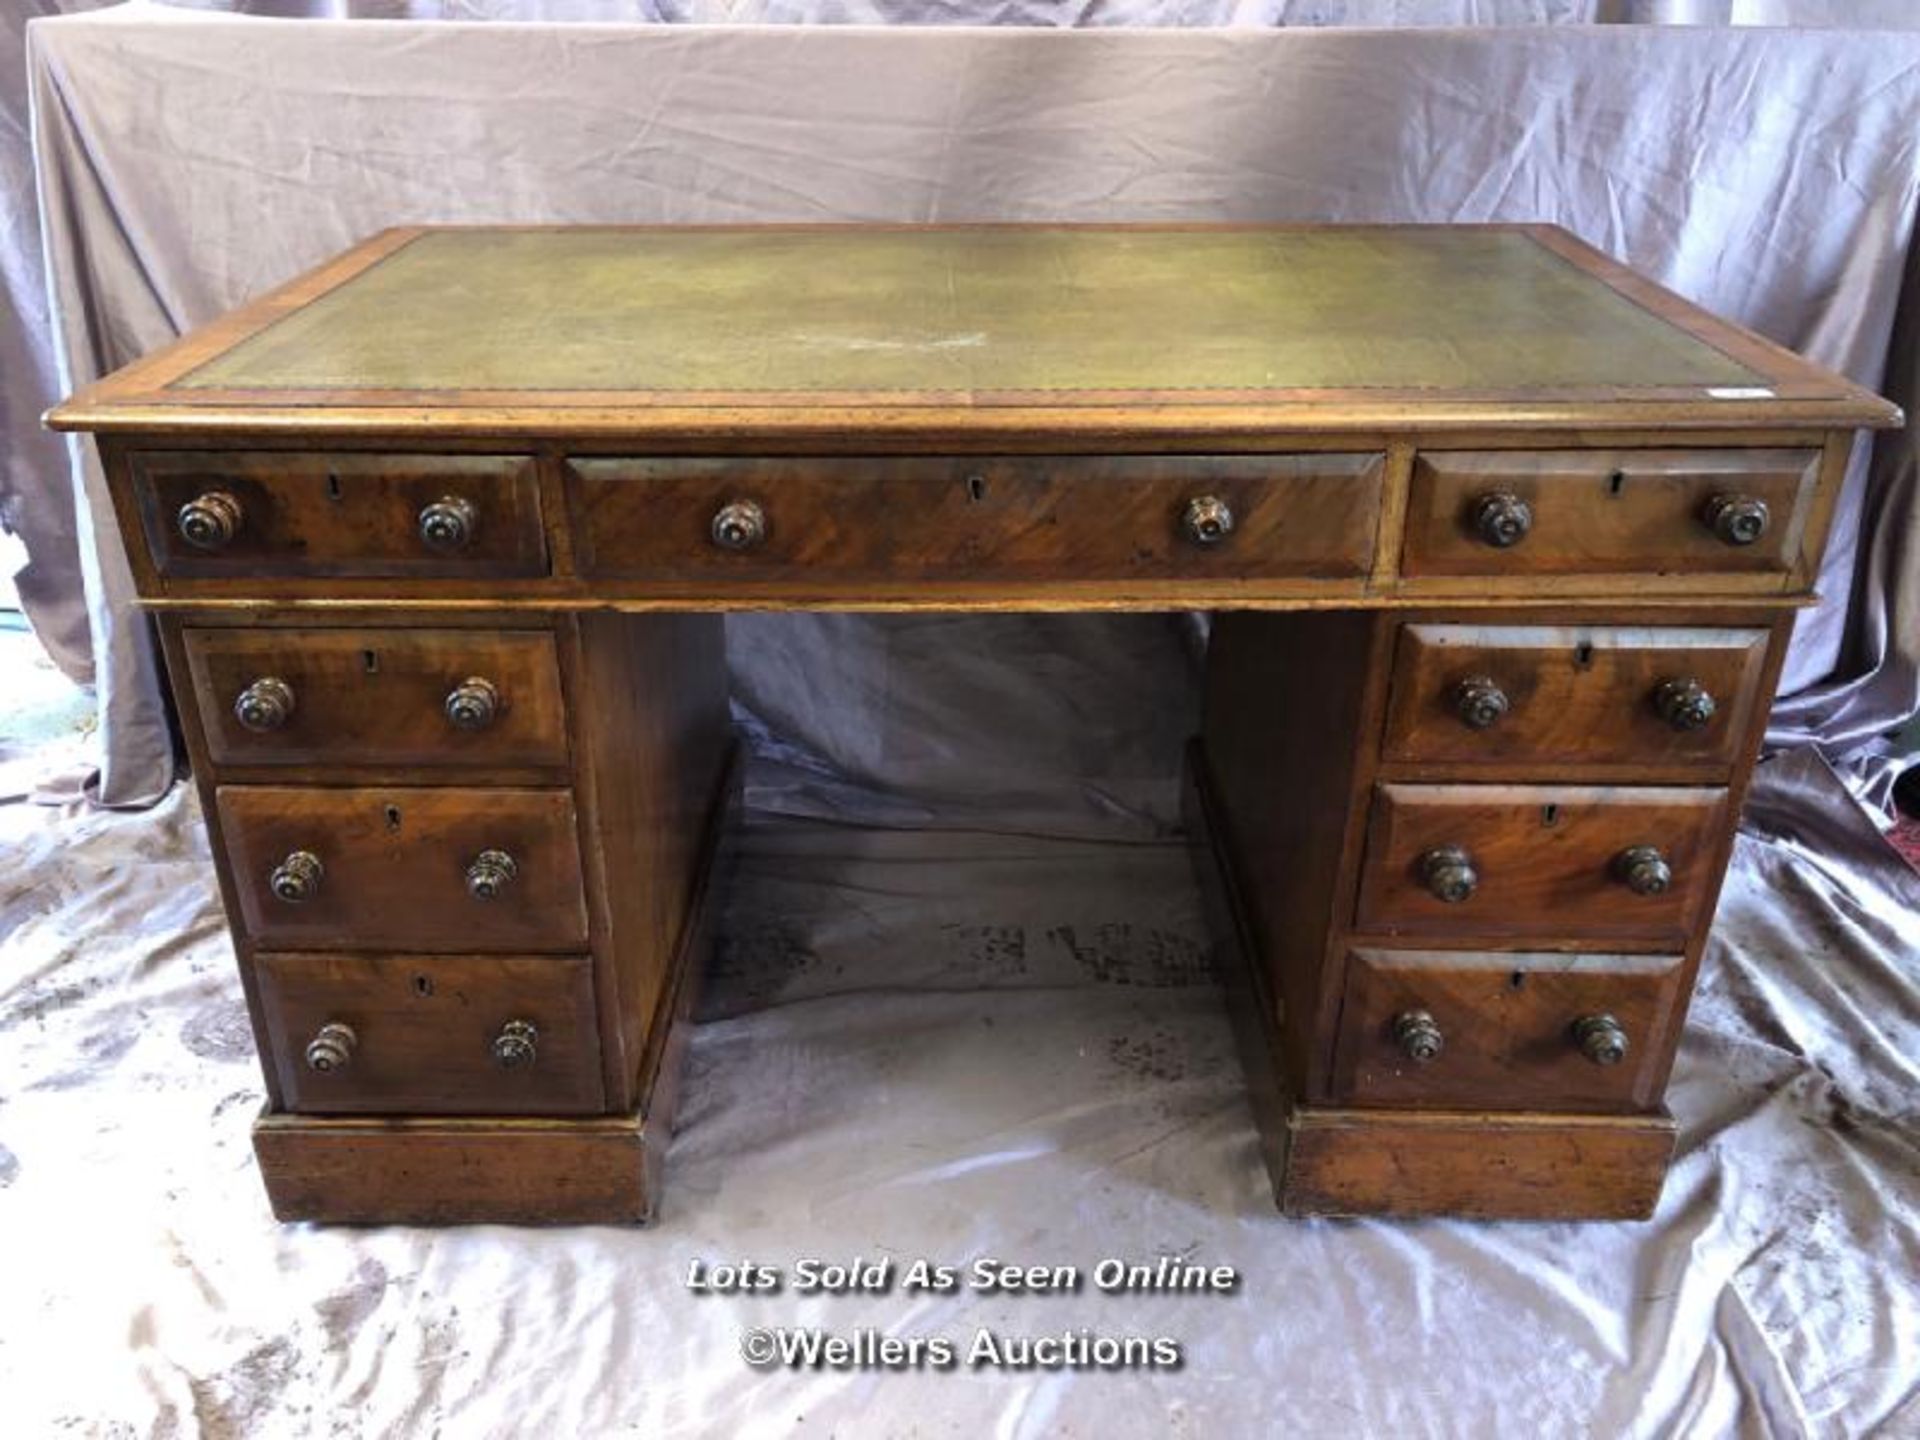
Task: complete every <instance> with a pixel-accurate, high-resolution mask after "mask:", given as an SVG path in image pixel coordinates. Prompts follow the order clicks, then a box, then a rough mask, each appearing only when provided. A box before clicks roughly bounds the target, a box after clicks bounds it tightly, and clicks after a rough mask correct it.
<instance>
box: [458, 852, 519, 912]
mask: <svg viewBox="0 0 1920 1440" xmlns="http://www.w3.org/2000/svg"><path fill="white" fill-rule="evenodd" d="M519 873H520V866H519V864H518V863H517V862H516V861H515V860H514V858H513V856H511V855H509V854H508V853H507V852H506V851H504V850H482V851H481V852H480V853H479V854H478V855H476V856H474V857H473V863H472V864H471V865H469V866H467V893H468V894H469V895H471V896H472V897H473V898H474V899H476V900H498V899H499V898H500V893H501V892H502V891H503V890H505V889H506V888H507V886H508V885H509V884H510V883H511V882H512V880H513V877H514V876H516V875H518V874H519Z"/></svg>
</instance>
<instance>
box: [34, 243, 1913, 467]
mask: <svg viewBox="0 0 1920 1440" xmlns="http://www.w3.org/2000/svg"><path fill="white" fill-rule="evenodd" d="M560 230H570V231H583V230H597V231H631V232H672V231H705V232H720V231H728V232H738V231H754V232H811V233H821V232H833V231H925V230H942V231H954V230H1097V231H1175V232H1199V233H1206V232H1231V231H1252V230H1258V231H1274V232H1301V231H1343V230H1344V231H1405V230H1413V231H1419V230H1455V231H1463V230H1478V231H1490V232H1510V233H1520V234H1525V235H1528V236H1530V237H1531V238H1533V239H1534V240H1535V241H1536V242H1537V243H1539V244H1540V245H1542V246H1543V247H1544V248H1546V249H1547V250H1549V251H1551V252H1553V253H1554V254H1556V255H1558V256H1559V257H1561V258H1562V259H1564V260H1566V261H1568V262H1570V263H1571V264H1572V265H1574V266H1575V267H1576V268H1578V269H1579V270H1581V271H1582V272H1583V273H1585V274H1586V275H1588V276H1589V277H1591V278H1593V279H1595V280H1598V281H1600V282H1601V283H1602V284H1604V285H1606V286H1608V287H1609V288H1611V289H1612V290H1614V291H1615V292H1616V293H1618V294H1619V295H1621V296H1623V297H1624V298H1626V299H1627V300H1629V301H1630V302H1632V303H1633V304H1635V305H1637V306H1639V307H1640V308H1641V309H1643V310H1645V311H1647V312H1649V313H1651V314H1652V315H1654V316H1655V317H1657V318H1658V319H1660V320H1662V321H1664V322H1666V323H1667V324H1669V325H1671V326H1673V327H1675V328H1676V329H1678V330H1680V331H1681V332H1683V333H1685V334H1687V335H1689V336H1691V337H1693V338H1694V339H1696V340H1699V341H1701V342H1703V343H1704V344H1706V345H1709V346H1711V347H1712V348H1714V349H1716V350H1719V351H1720V352H1721V353H1723V354H1725V355H1727V356H1729V357H1730V358H1732V359H1733V360H1735V361H1737V362H1738V363H1740V364H1741V365H1743V366H1745V367H1747V368H1748V369H1751V370H1753V371H1754V372H1756V373H1757V374H1758V375H1759V376H1761V377H1762V378H1763V379H1765V380H1766V382H1767V385H1766V386H1765V387H1764V388H1765V389H1767V390H1769V391H1771V392H1772V393H1770V394H1766V395H1756V396H1748V395H1734V396H1713V395H1709V394H1707V393H1706V392H1704V391H1703V390H1702V389H1701V388H1700V387H1694V386H1685V387H1645V388H1627V387H1618V388H1605V389H1602V388H1592V389H1585V390H1580V391H1572V390H1560V391H1551V390H1508V391H1504V392H1499V393H1494V392H1487V393H1472V392H1466V391H1459V390H1451V391H1434V390H1387V389H1337V390H1333V389H1329V390H1297V389H1296V390H1276V391H1261V392H1246V393H1244V394H1235V395H1228V394H1224V393H1219V392H1188V393H1182V394H1180V395H1179V397H1178V398H1177V399H1169V398H1168V395H1169V392H1136V393H1115V392H1084V393H1082V394H1081V395H1079V396H1078V397H1075V396H1074V395H1073V394H1072V393H1071V392H1051V391H1049V392H1026V393H1012V392H1002V393H997V394H986V393H975V394H969V395H956V394H952V393H928V394H914V393H910V392H884V393H870V392H824V391H823V392H817V393H810V394H791V393H779V392H768V393H765V394H752V393H729V394H726V395H724V396H713V397H708V396H701V397H674V398H673V399H672V401H671V402H670V403H662V402H661V401H658V400H656V401H653V402H651V403H648V402H644V401H641V402H637V401H636V399H635V397H634V396H633V395H632V394H631V393H623V392H608V391H515V392H501V391H446V390H441V391H393V390H378V391H367V390H346V389H340V390H326V391H311V390H303V391H288V390H215V389H204V388H174V382H175V381H177V380H179V379H180V378H181V377H183V376H185V375H187V374H189V373H190V372H192V371H194V370H197V369H199V368H200V367H202V366H204V365H206V364H208V363H209V362H210V361H212V360H213V359H215V358H217V357H219V356H222V355H224V354H226V353H227V352H229V351H231V350H232V349H233V348H235V347H236V346H238V345H240V344H241V343H243V342H244V341H246V340H248V339H251V338H252V337H253V336H255V335H257V334H259V333H260V332H261V331H263V330H265V329H267V328H268V327H269V326H271V325H273V324H275V323H276V322H278V321H280V320H282V319H284V318H286V317H287V316H289V315H291V314H293V313H294V312H295V311H297V310H299V309H301V308H302V307H303V306H306V305H308V304H310V303H312V302H313V301H315V300H317V299H319V298H321V297H322V296H325V295H327V294H328V293H329V292H331V291H333V290H335V289H336V288H338V287H339V286H341V285H343V284H345V283H346V282H348V281H350V280H352V279H353V278H355V277H356V276H358V275H360V274H362V273H363V272H365V271H366V270H368V269H370V268H372V267H373V266H374V265H376V264H378V263H379V262H380V261H381V260H383V259H385V258H387V257H388V256H390V255H393V254H394V253H396V252H397V251H399V250H401V249H403V248H404V247H405V246H407V245H408V244H410V243H411V242H412V241H414V240H416V239H418V238H420V237H421V236H424V235H429V234H434V233H438V232H445V231H466V232H472V231H501V232H519V233H526V232H547V231H560ZM683 398H685V399H688V400H691V401H692V402H693V403H682V399H683ZM1903 419H1904V417H1903V416H1902V413H1901V411H1900V409H1899V407H1897V406H1895V405H1893V404H1892V403H1891V402H1889V401H1887V400H1886V399H1884V398H1883V397H1881V396H1879V395H1877V394H1875V393H1874V392H1872V391H1871V390H1868V389H1866V388H1865V387H1863V386H1860V385H1857V384H1855V383H1853V382H1852V381H1849V380H1846V379H1845V378H1844V377H1841V376H1839V375H1837V374H1834V373H1833V372H1831V371H1828V370H1825V369H1823V368H1822V367H1819V366H1816V365H1814V364H1812V363H1811V362H1809V361H1807V360H1805V359H1803V358H1802V357H1800V356H1798V355H1796V354H1794V353H1793V352H1792V351H1789V350H1787V349H1785V348H1784V347H1782V346H1779V345H1776V344H1774V343H1773V342H1772V341H1769V340H1767V339H1765V338H1764V337H1761V336H1759V335H1756V334H1754V333H1753V332H1752V331H1749V330H1746V329H1744V328H1742V327H1740V326H1738V325H1735V324H1733V323H1732V322H1730V321H1726V320H1722V319H1720V318H1719V317H1717V316H1715V315H1712V314H1711V313H1709V312H1707V311H1705V310H1703V309H1701V308H1700V307H1698V306H1696V305H1694V304H1693V303H1691V302H1690V301H1687V300H1685V299H1683V298H1681V297H1680V296H1678V295H1675V294H1674V293H1673V292H1671V291H1669V290H1667V289H1665V288H1664V287H1661V286H1659V285H1657V284H1655V283H1654V282H1652V281H1650V280H1647V279H1646V278H1644V277H1642V276H1640V275H1638V274H1637V273H1635V272H1634V271H1632V270H1630V269H1628V268H1627V267H1626V266H1624V265H1622V264H1620V263H1619V262H1617V261H1615V260H1613V259H1611V258H1610V257H1608V256H1606V255H1605V254H1603V253H1602V252H1600V251H1598V250H1596V249H1594V248H1593V247H1592V246H1589V245H1587V244H1586V243H1585V242H1583V241H1581V240H1579V239H1577V238H1575V237H1574V236H1573V235H1571V234H1570V233H1568V232H1567V231H1565V230H1563V229H1561V228H1560V227H1558V226H1553V225H1537V224H1482V225H1313V224H1271V225H1268V224H1217V225H1216V224H1157V223H1156V224H1054V223H1051V222H1048V223H1044V224H1037V225H1000V224H993V225H935V226H915V225H831V224H828V225H818V224H806V225H756V226H742V225H697V226H669V225H633V226H621V225H597V226H558V225H477V226H434V225H422V226H403V227H395V228H391V229H388V230H383V231H381V232H379V233H378V234H376V235H373V236H371V237H369V238H368V239H366V240H364V241H362V242H360V243H359V244H358V245H355V246H354V247H352V248H351V249H349V250H347V251H345V252H344V253H342V254H340V255H338V256H336V257H335V258H334V259H332V260H330V261H328V262H326V263H325V264H323V265H320V266H318V267H316V268H315V269H312V270H309V271H307V272H306V273H304V274H302V275H300V276H298V277H296V278H295V279H293V280H291V281H289V282H288V283H286V284H284V285H282V286H280V287H278V288H277V289H275V290H273V291H271V292H269V293H268V294H266V295H264V296H261V297H260V298H258V299H256V300H254V301H252V302H249V303H248V304H246V305H243V306H241V307H239V308H237V309H235V310H233V311H231V312H229V313H228V314H227V315H225V316H223V317H221V318H220V319H217V320H215V321H212V322H211V323H209V324H207V325H204V326H200V327H198V328H196V329H194V330H193V331H191V332H190V333H188V334H187V335H185V336H183V337H182V338H181V339H179V340H177V341H175V342H173V343H172V344H170V345H167V346H165V347H163V348H162V349H160V350H157V351H155V352H153V353H152V354H150V355H147V356H145V357H143V358H142V359H140V360H137V361H135V362H133V363H132V364H130V365H127V366H125V367H123V368H122V369H120V370H118V371H116V372H115V373H113V374H112V375H109V376H107V377H106V378H104V379H102V380H100V381H97V382H95V383H94V384H91V385H88V386H86V387H84V388H82V389H81V390H80V391H78V392H77V393H75V394H74V395H73V396H71V397H70V398H69V399H67V400H66V401H64V402H62V403H61V404H59V405H56V406H55V407H53V409H51V410H49V411H48V412H47V414H46V417H45V423H46V424H47V425H48V426H49V427H50V428H52V429H54V430H60V431H89V432H100V433H122V434H124V433H134V432H138V433H147V434H172V435H182V436H186V435H196V436H218V435H222V434H231V435H235V436H271V435H275V434H285V435H311V436H316V437H318V436H326V437H331V438H337V439H351V438H354V437H365V438H369V439H372V438H381V439H395V440H405V439H408V438H415V439H424V438H428V437H434V438H440V437H503V438H505V437H518V438H529V439H532V438H560V437H582V438H593V437H601V438H632V439H634V440H636V441H650V442H654V443H659V444H663V445H671V444H672V443H674V442H675V441H676V440H689V441H699V440H710V439H729V440H737V441H746V442H751V441H754V440H762V441H766V442H772V443H781V442H794V441H806V440H808V439H822V438H828V437H832V436H835V435H847V434H848V432H852V431H858V432H860V433H861V435H862V436H864V437H865V441H866V444H865V446H864V447H862V448H871V447H872V445H873V444H876V443H879V444H886V443H896V444H902V445H909V446H911V445H912V444H913V442H915V441H919V442H921V443H926V442H929V441H937V440H943V439H945V440H952V441H955V442H959V443H965V442H966V441H968V440H972V441H975V442H993V443H1003V444H1007V445H1009V446H1014V445H1018V444H1019V443H1020V442H1021V441H1022V439H1023V438H1027V437H1046V438H1050V439H1051V440H1052V441H1053V442H1054V443H1055V444H1057V443H1058V442H1059V441H1060V439H1062V438H1063V437H1076V436H1084V437H1085V438H1086V440H1087V443H1088V444H1089V445H1090V446H1098V445H1099V444H1100V443H1101V441H1102V439H1115V438H1119V437H1129V438H1134V439H1152V438H1156V437H1165V438H1168V439H1174V438H1178V439H1179V440H1181V441H1183V442H1185V443H1190V444H1192V443H1202V444H1203V443H1205V441H1206V440H1207V439H1208V438H1209V437H1221V438H1230V437H1237V438H1240V439H1242V440H1244V439H1247V438H1250V437H1256V436H1262V435H1270V436H1272V437H1273V438H1274V439H1275V440H1284V438H1285V437H1286V436H1287V435H1289V434H1298V433H1307V432H1315V433H1320V434H1336V433H1340V434H1344V433H1354V434H1380V433H1387V432H1401V433H1407V432H1411V433H1418V434H1423V435H1425V434H1446V433H1451V432H1461V431H1475V432H1478V431H1489V430H1500V431H1509V432H1511V431H1523V430H1569V431H1579V430H1596V431H1609V432H1610V431H1618V430H1647V429H1672V430H1704V431H1719V430H1726V429H1802V428H1804V429H1825V428H1832V427H1850V426H1858V427H1870V428H1876V429H1879V428H1892V427H1896V426H1899V425H1900V424H1902V423H1903ZM849 438H850V439H851V438H854V437H851V436H849Z"/></svg>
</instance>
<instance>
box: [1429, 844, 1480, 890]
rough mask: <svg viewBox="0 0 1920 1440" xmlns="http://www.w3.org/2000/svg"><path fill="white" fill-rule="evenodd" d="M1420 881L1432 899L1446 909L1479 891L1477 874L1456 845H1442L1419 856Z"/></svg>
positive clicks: (1469, 857) (1468, 859) (1470, 861)
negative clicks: (1443, 905)
mask: <svg viewBox="0 0 1920 1440" xmlns="http://www.w3.org/2000/svg"><path fill="white" fill-rule="evenodd" d="M1420 878H1421V880H1422V881H1424V882H1425V883H1426V887H1427V889H1428V890H1430V891H1431V892H1432V893H1433V898H1434V899H1436V900H1438V901H1440V902H1441V903H1443V904H1446V905H1458V904H1459V903H1460V902H1461V901H1463V900H1470V899H1472V898H1473V892H1474V891H1476V890H1478V889H1479V888H1480V872H1479V871H1478V870H1475V869H1474V868H1473V857H1472V856H1471V855H1469V854H1467V852H1466V851H1465V850H1463V849H1461V848H1460V847H1459V846H1458V845H1442V846H1440V847H1438V848H1437V849H1433V850H1429V851H1427V853H1426V854H1424V855H1422V856H1421V857H1420Z"/></svg>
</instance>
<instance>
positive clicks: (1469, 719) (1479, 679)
mask: <svg viewBox="0 0 1920 1440" xmlns="http://www.w3.org/2000/svg"><path fill="white" fill-rule="evenodd" d="M1511 708H1512V705H1511V703H1510V702H1509V701H1508V699H1507V692H1506V691H1504V690H1502V689H1501V688H1500V685H1499V682H1498V681H1496V680H1495V679H1494V678H1493V677H1492V676H1491V675H1469V676H1468V677H1467V678H1466V679H1464V680H1462V681H1461V682H1460V683H1459V684H1458V685H1456V686H1454V687H1453V713H1454V714H1456V715H1458V716H1459V717H1460V723H1461V724H1462V725H1465V726H1466V727H1467V728H1468V729H1469V730H1486V729H1489V728H1491V727H1492V726H1494V725H1497V724H1498V723H1499V722H1500V719H1501V717H1502V716H1504V715H1505V714H1506V713H1507V711H1508V710H1510V709H1511Z"/></svg>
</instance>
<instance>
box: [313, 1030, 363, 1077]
mask: <svg viewBox="0 0 1920 1440" xmlns="http://www.w3.org/2000/svg"><path fill="white" fill-rule="evenodd" d="M359 1043H360V1037H359V1036H358V1035H355V1034H354V1033H353V1027H352V1026H351V1025H342V1024H341V1023H340V1022H339V1021H337V1020H336V1021H334V1022H332V1023H331V1024H328V1025H322V1026H321V1027H320V1028H319V1029H318V1030H317V1031H315V1032H314V1036H313V1039H311V1040H309V1041H308V1042H307V1067H308V1068H309V1069H312V1070H318V1071H319V1072H320V1073H321V1074H323V1075H324V1074H326V1073H327V1072H328V1071H330V1070H344V1069H346V1068H347V1066H348V1064H349V1063H351V1062H352V1060H353V1050H354V1047H355V1046H356V1045H358V1044H359Z"/></svg>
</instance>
